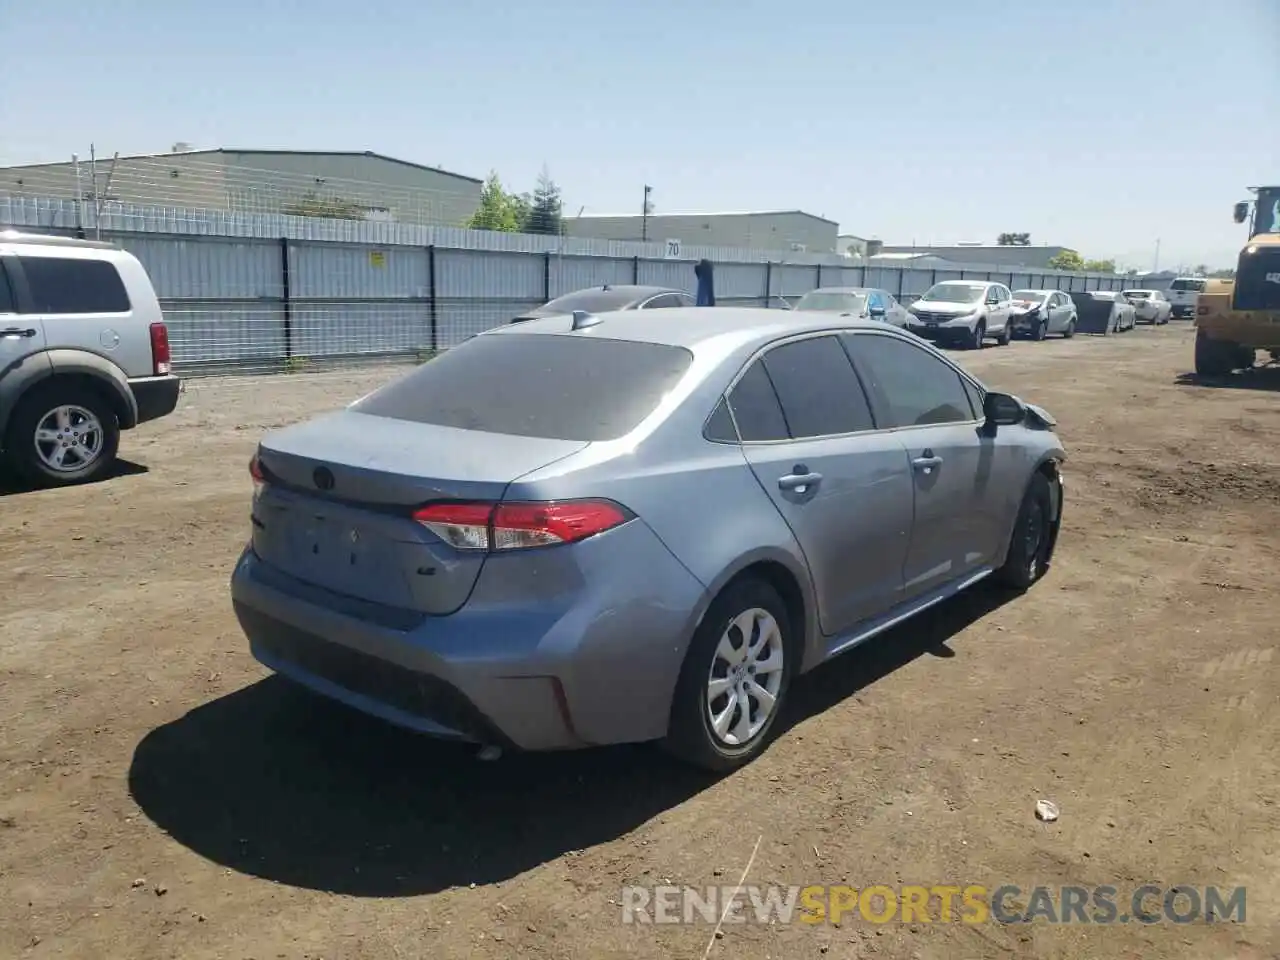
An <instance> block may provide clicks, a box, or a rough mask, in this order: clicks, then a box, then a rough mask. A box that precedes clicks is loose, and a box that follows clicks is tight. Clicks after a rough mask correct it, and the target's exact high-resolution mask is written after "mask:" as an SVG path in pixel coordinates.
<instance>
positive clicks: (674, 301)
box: [644, 293, 681, 310]
mask: <svg viewBox="0 0 1280 960" xmlns="http://www.w3.org/2000/svg"><path fill="white" fill-rule="evenodd" d="M679 306H681V303H680V298H679V297H677V296H676V295H675V294H666V293H664V294H663V295H662V296H660V297H654V298H653V299H652V300H650V301H648V302H647V303H646V304H645V305H644V309H646V310H658V309H662V308H664V307H679Z"/></svg>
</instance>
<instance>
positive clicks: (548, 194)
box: [525, 167, 564, 236]
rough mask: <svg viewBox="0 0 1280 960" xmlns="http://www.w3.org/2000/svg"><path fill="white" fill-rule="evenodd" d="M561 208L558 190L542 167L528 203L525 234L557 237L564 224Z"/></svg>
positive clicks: (545, 169)
mask: <svg viewBox="0 0 1280 960" xmlns="http://www.w3.org/2000/svg"><path fill="white" fill-rule="evenodd" d="M561 207H562V204H561V200H560V188H559V187H558V186H556V183H555V181H554V180H552V179H551V174H550V173H548V172H547V168H546V167H543V168H542V172H541V173H540V174H538V184H537V186H536V187H534V189H533V197H532V199H531V200H530V201H529V219H528V222H527V223H526V224H525V232H526V233H540V234H550V235H552V236H557V235H559V234H560V232H561V229H562V226H563V222H564V217H563V211H562V209H561Z"/></svg>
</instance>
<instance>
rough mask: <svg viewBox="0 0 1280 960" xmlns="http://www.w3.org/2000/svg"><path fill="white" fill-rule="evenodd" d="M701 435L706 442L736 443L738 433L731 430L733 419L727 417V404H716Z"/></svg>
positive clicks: (723, 401) (722, 401)
mask: <svg viewBox="0 0 1280 960" xmlns="http://www.w3.org/2000/svg"><path fill="white" fill-rule="evenodd" d="M702 435H703V436H704V437H706V438H707V439H708V440H720V441H723V442H725V443H737V442H738V431H736V430H734V429H733V418H732V417H730V416H729V404H728V403H727V402H726V401H725V400H723V399H722V400H721V401H720V402H719V403H718V404H716V408H715V410H714V411H713V412H712V414H711V418H710V419H709V420H708V421H707V426H706V429H704V430H703V431H702Z"/></svg>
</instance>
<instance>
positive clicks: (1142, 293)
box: [1124, 290, 1151, 300]
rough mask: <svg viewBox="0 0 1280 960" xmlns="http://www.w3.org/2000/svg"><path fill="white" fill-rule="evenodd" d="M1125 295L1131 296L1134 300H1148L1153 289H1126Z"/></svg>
mask: <svg viewBox="0 0 1280 960" xmlns="http://www.w3.org/2000/svg"><path fill="white" fill-rule="evenodd" d="M1124 295H1125V296H1126V297H1129V298H1130V299H1132V300H1146V299H1147V298H1148V297H1150V296H1151V291H1150V290H1126V291H1125V292H1124Z"/></svg>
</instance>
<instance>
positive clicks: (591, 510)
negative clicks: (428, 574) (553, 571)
mask: <svg viewBox="0 0 1280 960" xmlns="http://www.w3.org/2000/svg"><path fill="white" fill-rule="evenodd" d="M631 518H632V514H631V513H630V512H629V511H628V510H627V509H626V508H624V507H621V506H619V505H618V504H616V503H613V502H612V501H610V500H549V501H545V502H541V503H432V504H428V505H427V506H425V507H422V508H421V509H419V510H416V511H414V514H413V519H415V520H417V521H418V522H419V523H420V524H422V525H423V526H424V527H426V528H427V529H428V530H430V531H431V532H432V533H434V534H435V535H436V536H438V537H439V538H440V539H441V540H443V541H444V542H445V543H447V544H449V546H451V547H453V548H454V549H456V550H522V549H526V548H528V547H549V546H554V545H556V544H561V543H574V542H576V541H578V540H585V539H586V538H587V537H593V536H595V535H596V534H597V533H603V532H604V531H606V530H610V529H612V528H613V527H616V526H619V525H621V524H624V523H626V522H627V521H628V520H630V519H631Z"/></svg>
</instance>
